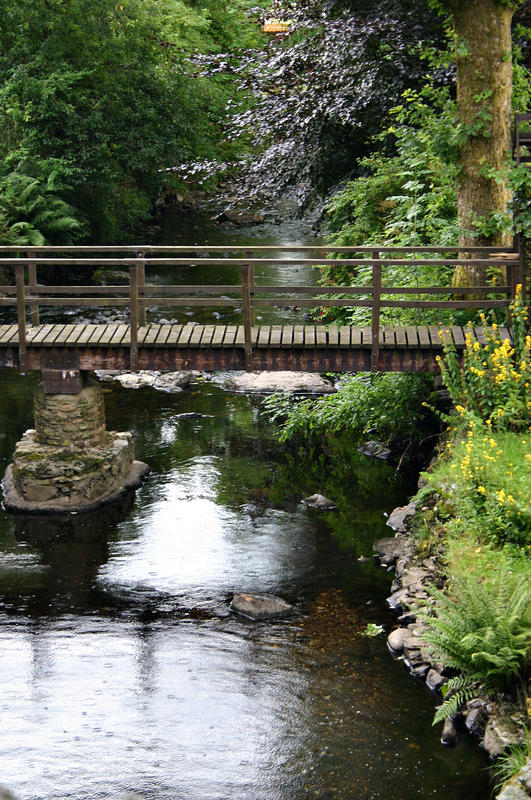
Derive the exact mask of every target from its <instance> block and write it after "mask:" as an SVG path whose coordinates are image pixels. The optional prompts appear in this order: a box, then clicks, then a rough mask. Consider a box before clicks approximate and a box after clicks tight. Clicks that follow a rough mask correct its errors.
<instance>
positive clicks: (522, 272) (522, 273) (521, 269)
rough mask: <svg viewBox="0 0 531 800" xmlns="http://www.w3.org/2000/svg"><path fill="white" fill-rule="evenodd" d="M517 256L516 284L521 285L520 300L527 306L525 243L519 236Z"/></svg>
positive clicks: (527, 277)
mask: <svg viewBox="0 0 531 800" xmlns="http://www.w3.org/2000/svg"><path fill="white" fill-rule="evenodd" d="M517 249H518V255H519V264H518V280H517V282H518V283H521V284H522V300H523V302H524V305H526V306H527V305H528V304H529V296H528V295H529V286H528V280H529V275H528V273H527V242H526V240H525V237H524V236H523V235H522V234H520V236H519V237H518V248H517Z"/></svg>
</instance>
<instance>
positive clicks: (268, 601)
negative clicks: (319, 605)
mask: <svg viewBox="0 0 531 800" xmlns="http://www.w3.org/2000/svg"><path fill="white" fill-rule="evenodd" d="M229 608H230V610H231V611H235V612H236V613H237V614H241V616H243V617H247V618H248V619H253V620H261V619H272V618H273V617H283V616H286V614H289V613H290V612H291V611H292V610H293V606H292V605H290V604H289V603H286V601H285V600H282V598H281V597H276V596H275V595H274V594H235V595H234V597H233V598H232V602H231V604H230V606H229Z"/></svg>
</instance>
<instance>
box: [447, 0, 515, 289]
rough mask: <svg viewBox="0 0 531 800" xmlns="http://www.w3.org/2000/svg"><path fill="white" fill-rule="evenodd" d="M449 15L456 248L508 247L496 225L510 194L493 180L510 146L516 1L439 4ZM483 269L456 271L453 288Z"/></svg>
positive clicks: (476, 280)
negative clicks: (455, 121) (456, 148)
mask: <svg viewBox="0 0 531 800" xmlns="http://www.w3.org/2000/svg"><path fill="white" fill-rule="evenodd" d="M444 5H445V7H446V8H448V9H449V10H450V12H451V16H452V24H453V31H454V36H455V57H456V65H457V106H458V114H459V119H460V122H461V124H462V126H463V134H464V135H463V143H462V145H461V149H460V157H459V161H460V168H461V169H460V178H459V185H458V190H457V206H458V215H459V223H460V227H461V229H462V232H461V236H460V244H461V245H463V246H467V245H473V244H475V245H478V244H480V245H500V246H503V247H506V246H507V245H509V244H510V242H509V241H508V234H507V233H502V232H501V231H500V230H499V228H500V227H501V226H499V225H498V224H497V222H499V221H501V219H502V217H503V216H504V215H505V214H506V212H507V205H508V202H509V200H510V192H509V189H508V187H507V185H506V184H505V183H504V182H501V181H497V180H496V173H498V174H499V173H500V171H501V170H502V169H503V167H504V165H505V163H506V160H507V155H508V152H509V149H510V144H511V97H512V56H511V53H512V49H511V48H512V45H511V22H512V17H513V14H514V11H515V9H516V8H517V6H518V5H520V3H519V2H500V1H499V0H444ZM485 279H486V271H485V268H472V267H467V266H466V265H463V266H461V267H458V268H457V269H456V273H455V277H454V283H455V285H457V286H478V285H481V284H484V281H485Z"/></svg>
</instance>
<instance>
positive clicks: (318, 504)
mask: <svg viewBox="0 0 531 800" xmlns="http://www.w3.org/2000/svg"><path fill="white" fill-rule="evenodd" d="M301 503H303V504H304V505H305V506H308V508H315V509H316V510H317V511H334V510H335V509H336V508H337V506H336V504H335V503H334V502H333V501H332V500H329V499H328V497H325V496H324V494H312V495H310V497H305V498H304V500H301Z"/></svg>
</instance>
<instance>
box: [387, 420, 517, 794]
mask: <svg viewBox="0 0 531 800" xmlns="http://www.w3.org/2000/svg"><path fill="white" fill-rule="evenodd" d="M530 461H531V436H529V433H521V434H517V433H512V432H508V431H498V432H493V431H492V430H491V429H490V430H489V426H481V425H480V424H479V422H478V421H476V422H472V423H470V424H469V427H468V429H467V430H465V431H463V430H462V429H461V430H458V431H456V432H454V433H453V434H452V436H451V437H450V438H449V440H448V442H447V443H446V445H445V446H444V448H443V449H442V451H441V452H440V453H439V455H438V458H437V460H436V461H435V463H434V464H433V465H432V466H431V467H430V469H429V470H428V471H427V472H425V473H423V474H422V476H421V479H420V481H419V486H420V488H419V491H418V493H417V495H416V496H415V497H414V498H413V499H412V501H411V502H410V504H409V505H408V506H405V507H403V508H397V509H395V511H394V512H393V513H392V514H391V515H390V517H389V519H388V523H387V524H388V525H389V526H390V527H391V528H392V529H393V530H394V531H395V536H394V538H387V539H382V540H379V541H378V542H376V543H375V551H376V553H377V554H378V556H379V558H380V562H381V564H382V565H383V566H385V567H387V568H388V569H390V570H391V569H394V571H395V578H394V580H393V584H392V594H391V596H390V597H389V598H388V602H389V604H390V606H391V607H392V608H395V609H397V610H400V611H401V612H402V613H401V615H400V616H399V623H400V627H398V628H396V629H395V630H394V631H392V633H391V634H390V635H389V637H388V647H389V649H390V651H391V653H392V654H393V655H394V656H395V657H397V658H401V659H402V660H403V661H404V663H405V664H406V666H407V667H408V669H409V670H410V672H411V673H412V675H413V676H414V677H415V678H417V679H421V680H425V681H426V684H427V686H428V688H429V689H430V690H432V691H433V692H434V693H436V694H438V695H439V697H440V699H441V700H442V703H441V705H440V706H439V708H438V710H437V713H436V716H435V720H436V721H438V722H442V723H443V729H442V736H441V741H442V742H443V744H447V745H453V744H456V743H457V741H458V740H459V737H460V733H461V732H462V731H465V730H466V731H468V732H470V733H472V734H475V735H476V736H478V737H479V739H480V744H481V746H482V748H483V749H484V750H485V751H486V752H487V753H488V755H489V756H490V757H491V758H493V759H496V762H495V765H494V772H495V773H496V774H498V776H499V778H500V782H503V781H504V780H506V779H507V778H510V777H511V775H514V773H515V772H517V771H518V768H519V767H520V766H523V765H524V764H525V763H526V762H527V761H528V758H529V734H528V732H527V731H528V709H529V685H528V680H529V675H528V665H529V647H530V644H529V639H530V634H529V631H530V627H529V622H530V620H529V599H530V591H529V588H528V587H529V578H530V577H531V568H530V564H529V558H528V556H529V549H530V548H529V539H528V537H529V530H530V520H531V513H530V508H529V497H530V496H531V477H530V474H529V472H530V471H529V462H530ZM471 482H472V483H473V484H474V486H471ZM511 786H512V788H511V793H510V794H503V795H502V796H503V797H504V798H506V797H509V796H510V797H514V799H515V800H517V798H524V797H527V796H528V795H527V794H525V786H524V787H523V788H519V784H518V781H516V782H515V783H514V784H512V785H511ZM507 791H508V790H507ZM518 792H520V794H518Z"/></svg>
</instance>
